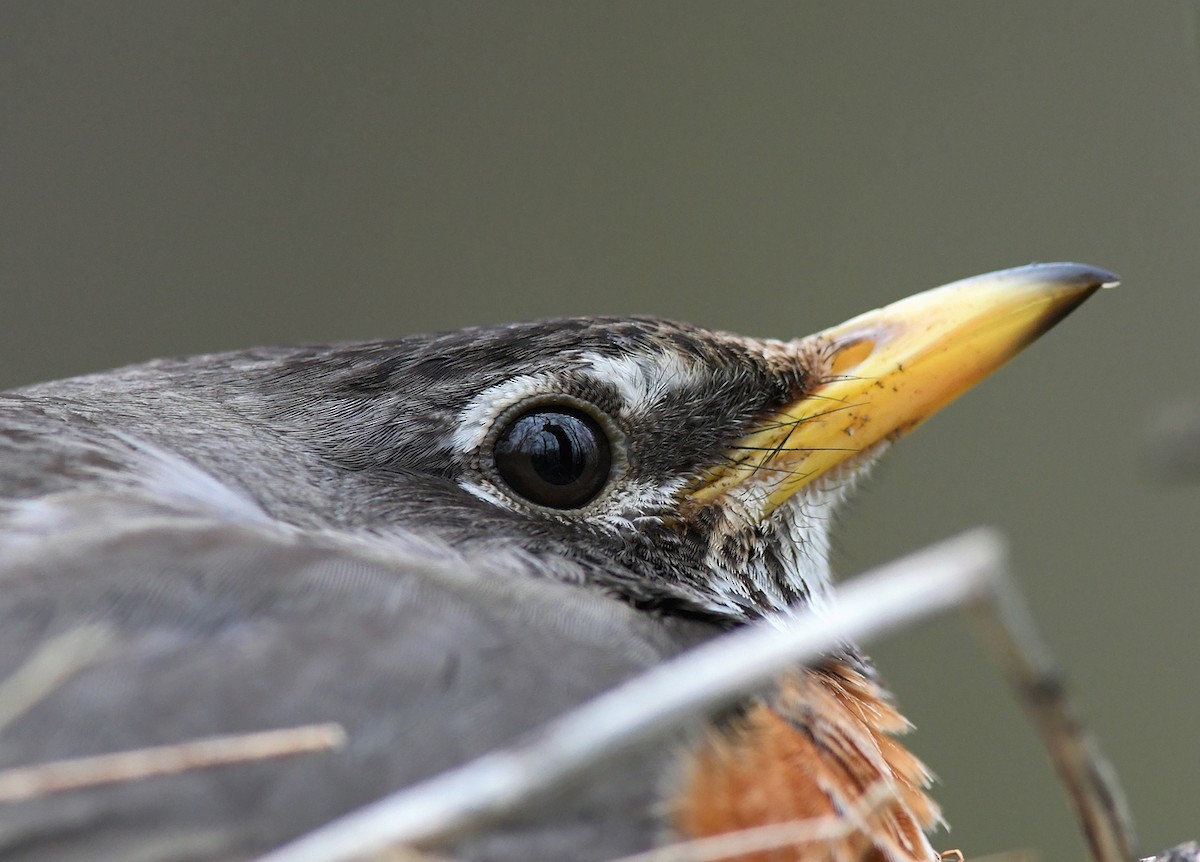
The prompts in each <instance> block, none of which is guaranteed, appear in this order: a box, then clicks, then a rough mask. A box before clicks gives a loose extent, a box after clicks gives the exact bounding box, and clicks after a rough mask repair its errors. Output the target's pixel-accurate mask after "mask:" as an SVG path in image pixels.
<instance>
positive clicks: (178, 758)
mask: <svg viewBox="0 0 1200 862" xmlns="http://www.w3.org/2000/svg"><path fill="white" fill-rule="evenodd" d="M345 740H346V733H345V731H344V730H343V729H342V726H341V725H339V724H332V723H330V724H308V725H303V726H300V727H288V728H281V729H279V730H266V731H262V732H259V733H240V734H235V735H230V736H212V737H208V738H206V739H193V740H189V741H187V742H181V743H178V744H176V745H163V746H158V747H155V748H140V749H135V750H133V751H120V752H116V753H113V754H100V755H97V756H95V757H80V758H75V759H72V760H55V761H51V762H49V763H39V764H36V765H34V766H22V767H18V768H15V769H6V770H4V771H2V772H0V802H17V801H20V800H23V799H33V798H36V797H39V796H47V795H49V794H51V793H62V792H64V791H67V790H80V789H83V788H87V787H97V786H100V785H104V784H116V783H119V782H125V781H138V780H141V779H145V778H155V777H158V776H163V775H174V774H176V773H179V772H188V771H191V770H195V769H209V768H211V767H214V766H224V765H227V764H234V763H250V762H252V761H257V760H267V759H270V758H275V757H290V756H292V755H296V754H307V753H311V752H316V751H327V750H329V749H333V748H338V747H340V746H341V745H342V744H343V743H344V742H345Z"/></svg>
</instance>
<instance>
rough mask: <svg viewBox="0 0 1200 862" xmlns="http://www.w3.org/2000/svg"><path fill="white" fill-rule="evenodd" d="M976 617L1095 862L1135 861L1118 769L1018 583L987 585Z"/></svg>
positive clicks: (1006, 581) (1130, 823)
mask: <svg viewBox="0 0 1200 862" xmlns="http://www.w3.org/2000/svg"><path fill="white" fill-rule="evenodd" d="M973 610H975V611H976V613H974V615H973V616H974V619H975V621H976V622H977V623H978V624H979V626H980V627H981V628H982V630H983V633H984V638H985V640H986V641H987V642H988V644H989V645H990V646H991V647H992V650H993V653H994V654H995V656H996V657H997V660H998V661H999V662H1000V664H1001V665H1002V666H1003V667H1004V668H1005V669H1006V671H1007V672H1008V677H1009V682H1010V683H1011V685H1012V686H1013V688H1014V689H1015V691H1016V693H1017V698H1018V700H1019V701H1020V702H1021V704H1022V706H1024V707H1025V710H1026V712H1027V713H1028V714H1029V716H1030V719H1031V720H1032V721H1033V723H1034V725H1035V726H1036V727H1037V729H1038V731H1039V732H1040V733H1041V735H1042V742H1043V743H1044V745H1045V747H1046V751H1047V753H1048V754H1049V755H1050V760H1051V761H1052V762H1053V764H1054V767H1055V769H1056V771H1057V772H1058V777H1059V779H1060V780H1061V781H1062V783H1063V785H1064V786H1065V787H1066V789H1067V795H1068V796H1069V797H1070V800H1071V803H1072V805H1073V807H1074V808H1075V813H1076V816H1077V817H1078V818H1079V821H1080V826H1081V828H1082V829H1083V834H1084V837H1085V838H1086V839H1087V842H1088V845H1089V846H1090V848H1091V851H1092V859H1093V860H1095V862H1128V860H1130V859H1133V858H1134V850H1133V847H1134V843H1135V842H1134V838H1133V819H1132V817H1131V815H1130V813H1129V807H1128V805H1127V804H1126V802H1125V796H1124V794H1123V792H1122V791H1121V787H1120V785H1119V784H1118V782H1117V778H1116V773H1115V771H1114V770H1113V768H1112V767H1111V766H1110V765H1109V762H1108V760H1107V759H1106V758H1105V757H1104V755H1103V754H1101V752H1100V749H1099V746H1098V745H1097V744H1096V742H1095V740H1094V739H1093V738H1092V735H1091V733H1090V732H1089V731H1088V730H1087V728H1085V727H1084V726H1083V724H1082V723H1081V722H1080V720H1079V718H1078V711H1077V709H1076V707H1075V704H1074V703H1073V702H1072V701H1071V699H1070V697H1069V696H1068V694H1067V691H1066V688H1065V687H1064V684H1063V678H1062V674H1061V673H1060V672H1059V670H1058V667H1057V665H1056V663H1055V661H1054V658H1053V657H1052V656H1051V654H1050V650H1049V648H1048V647H1047V646H1046V645H1045V644H1044V643H1043V641H1042V638H1041V636H1040V635H1039V634H1038V630H1037V627H1036V626H1035V625H1034V623H1033V617H1032V616H1031V615H1030V613H1029V609H1028V608H1027V607H1026V606H1025V602H1024V601H1023V600H1022V598H1021V594H1020V592H1019V591H1018V590H1017V588H1016V586H1015V585H1014V584H1013V583H1012V581H1011V580H1009V579H1008V578H1007V577H1000V578H996V579H995V580H994V581H993V582H992V589H991V596H990V598H989V600H988V601H987V602H986V603H981V604H977V605H975V606H974V608H973Z"/></svg>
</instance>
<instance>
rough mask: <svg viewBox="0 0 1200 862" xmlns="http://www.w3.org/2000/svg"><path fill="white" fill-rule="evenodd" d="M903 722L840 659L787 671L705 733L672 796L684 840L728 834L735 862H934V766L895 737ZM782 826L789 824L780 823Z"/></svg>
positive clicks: (904, 726) (876, 690)
mask: <svg viewBox="0 0 1200 862" xmlns="http://www.w3.org/2000/svg"><path fill="white" fill-rule="evenodd" d="M907 729H908V722H907V721H906V720H905V719H904V718H903V716H901V715H900V714H899V713H898V712H897V711H896V709H895V708H894V707H893V706H892V705H891V703H890V702H889V701H888V698H887V696H886V694H885V693H884V692H883V691H882V690H881V689H880V688H879V687H878V686H876V685H875V684H874V683H873V682H872V681H870V680H869V679H867V678H866V677H864V676H863V675H862V674H861V673H860V672H858V671H857V670H855V669H854V668H851V667H849V666H847V665H844V664H832V665H830V666H828V667H827V668H823V669H821V670H808V669H805V670H800V671H797V672H795V673H792V674H788V675H787V676H785V677H784V678H783V679H782V680H781V681H780V683H779V686H778V689H777V691H776V692H775V694H774V695H773V696H772V697H771V698H768V699H763V700H762V701H759V702H756V703H755V704H754V705H752V706H751V707H750V708H749V709H748V710H747V711H746V712H745V713H744V714H743V715H740V716H739V717H738V718H736V719H734V720H732V721H730V722H728V723H726V724H725V725H724V726H722V727H721V728H720V729H716V730H713V731H711V732H709V733H707V734H706V735H705V737H704V739H703V740H702V741H701V742H700V743H699V745H697V746H696V747H695V748H693V749H692V750H691V751H690V752H689V753H688V754H687V755H686V756H685V762H684V768H683V773H682V776H681V779H682V780H681V783H680V784H679V785H678V786H677V793H676V794H675V795H674V798H673V800H672V808H673V815H674V818H673V822H674V825H675V827H676V829H677V831H678V833H679V837H680V838H681V839H683V840H685V841H686V840H689V839H704V838H713V837H714V836H724V837H723V838H721V839H720V840H721V841H722V843H724V842H726V841H728V842H732V843H733V846H734V847H735V848H737V850H736V853H735V854H734V855H731V856H723V858H730V859H736V860H739V862H767V860H771V862H801V860H802V862H913V860H921V862H929V860H933V859H937V858H938V854H937V853H936V852H935V851H934V850H933V848H932V847H931V846H930V844H929V841H928V839H927V838H926V837H925V833H924V830H925V829H927V828H929V827H931V826H932V825H933V824H934V823H936V822H937V821H938V820H939V818H940V813H939V811H938V809H937V806H936V805H935V804H934V803H933V801H932V800H930V798H929V797H928V796H927V795H926V794H925V790H924V788H925V787H926V786H927V785H928V784H929V778H930V776H929V773H928V771H927V770H926V769H925V767H924V765H923V764H922V763H921V762H920V761H919V760H917V759H916V757H914V756H913V755H912V754H911V753H910V752H909V751H908V750H907V749H905V748H904V747H903V746H902V745H900V744H899V743H898V742H897V741H896V740H895V739H894V738H893V737H894V735H895V734H898V733H903V732H904V731H906V730H907ZM780 824H786V825H780Z"/></svg>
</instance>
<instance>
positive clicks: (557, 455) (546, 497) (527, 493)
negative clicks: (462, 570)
mask: <svg viewBox="0 0 1200 862" xmlns="http://www.w3.org/2000/svg"><path fill="white" fill-rule="evenodd" d="M493 457H494V458H495V462H496V470H497V472H498V473H499V474H500V478H501V479H503V480H504V481H505V483H506V484H507V485H508V486H509V487H510V488H511V489H512V490H513V491H514V492H516V493H517V494H518V495H520V496H521V497H523V498H525V499H526V500H529V501H530V502H532V503H536V504H537V505H539V506H547V507H549V508H553V509H576V508H579V507H580V506H583V505H584V504H586V503H588V502H590V501H591V500H593V499H594V498H595V497H596V495H597V494H599V493H600V491H601V490H603V488H604V485H605V484H606V483H607V482H608V476H609V472H610V470H611V468H612V450H611V446H610V444H609V441H608V436H607V435H606V434H605V433H604V429H603V428H602V427H601V426H600V423H599V422H597V421H596V420H595V419H593V418H592V417H591V416H589V415H588V414H587V413H585V412H583V411H582V410H577V409H575V408H573V407H568V406H560V405H554V406H547V407H535V408H533V409H531V410H529V411H528V412H526V413H522V414H521V415H520V416H518V417H516V418H515V419H513V420H512V421H511V422H509V423H508V425H506V426H505V428H504V430H503V431H501V432H500V435H499V436H498V437H497V438H496V443H495V448H494V450H493Z"/></svg>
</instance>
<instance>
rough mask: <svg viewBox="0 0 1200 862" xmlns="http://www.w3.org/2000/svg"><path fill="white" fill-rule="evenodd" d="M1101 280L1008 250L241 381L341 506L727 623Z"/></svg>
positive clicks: (467, 548)
mask: <svg viewBox="0 0 1200 862" xmlns="http://www.w3.org/2000/svg"><path fill="white" fill-rule="evenodd" d="M1110 283H1115V278H1114V277H1113V276H1112V275H1111V274H1109V273H1106V272H1104V271H1101V270H1096V269H1093V268H1090V267H1085V266H1081V265H1077V264H1049V265H1037V266H1030V267H1024V268H1021V269H1016V270H1008V271H1005V272H1001V273H996V274H992V275H988V276H981V277H978V278H974V279H968V280H966V281H962V282H957V283H954V284H951V285H947V286H944V287H941V288H938V289H935V290H932V291H928V292H926V293H922V294H918V295H916V296H913V297H910V298H908V299H905V300H902V301H900V302H897V303H895V304H893V305H890V306H887V307H885V308H882V309H877V310H875V311H870V312H867V313H866V314H863V315H861V316H859V317H856V318H854V319H853V320H850V321H847V322H846V323H843V324H841V325H839V326H835V327H832V328H830V329H826V330H823V331H821V332H818V333H816V334H814V335H810V336H807V337H804V338H800V339H797V340H794V341H776V340H760V339H753V338H743V337H740V336H735V335H730V334H726V333H721V332H712V331H708V330H704V329H701V328H698V327H694V326H690V325H687V324H683V323H676V322H670V321H665V320H659V319H651V318H573V319H565V320H552V321H542V322H535V323H525V324H516V325H508V326H498V327H487V328H476V329H467V330H461V331H457V332H452V333H446V334H438V335H431V336H418V337H413V338H409V339H405V340H402V341H399V342H386V343H385V342H380V343H377V344H368V345H353V346H345V347H333V348H323V349H316V350H313V351H311V352H307V353H298V354H294V355H291V356H288V357H287V358H286V359H285V360H284V361H282V362H281V363H279V364H278V365H273V366H271V367H270V372H269V375H268V376H269V378H270V380H269V383H270V385H269V386H266V387H263V388H262V389H260V390H259V391H258V393H256V398H257V395H261V393H262V392H264V391H265V392H267V393H268V396H269V397H268V398H267V401H268V402H269V403H270V411H269V412H270V417H271V420H272V421H273V422H274V423H275V425H276V427H281V428H285V429H287V430H288V433H290V434H291V435H292V436H293V437H297V436H298V437H301V438H303V442H304V448H305V449H306V450H312V451H315V452H316V453H317V454H318V455H319V458H320V460H321V461H322V462H323V463H327V464H333V465H335V466H336V468H337V470H338V471H339V472H338V473H337V477H338V478H337V480H336V481H327V482H326V487H327V488H328V494H330V495H333V496H339V495H340V501H339V502H338V504H337V505H335V506H332V508H331V510H332V511H338V512H340V513H341V514H340V515H339V516H338V518H339V526H341V527H347V526H349V527H353V528H354V529H356V530H365V531H367V532H372V533H376V534H382V535H385V536H386V535H390V536H392V537H393V538H396V537H400V536H407V537H409V538H412V537H414V536H421V537H424V539H426V540H429V541H432V542H433V543H434V545H436V546H437V547H439V548H443V549H452V552H453V553H454V554H456V555H461V556H464V557H470V558H472V559H475V560H479V559H483V560H490V561H494V562H498V563H501V564H503V565H507V566H508V567H509V568H512V567H516V568H518V569H521V570H522V571H528V572H531V573H533V574H535V575H539V576H546V577H553V578H557V579H560V580H566V581H573V582H578V583H584V584H588V585H591V586H594V587H598V588H600V589H603V590H606V591H608V592H610V593H612V594H615V595H619V596H620V597H622V598H623V599H625V600H627V601H629V602H631V603H633V604H635V605H636V606H638V607H644V608H651V609H658V610H661V611H664V612H669V613H678V614H683V615H689V616H697V617H702V618H706V619H711V620H715V621H719V622H726V623H735V622H737V621H740V620H745V619H748V618H753V617H756V616H759V615H763V614H768V613H773V612H779V611H786V609H788V608H791V607H796V606H800V605H803V604H811V603H814V602H819V601H820V600H821V598H822V596H823V595H824V594H825V593H826V592H827V589H828V586H829V582H830V573H829V562H828V557H829V529H830V521H831V514H832V512H833V510H834V508H835V507H836V505H837V504H838V502H839V501H841V500H842V499H843V498H844V497H845V496H846V494H847V493H848V491H849V490H850V489H851V488H852V487H853V485H854V483H855V480H856V479H857V478H858V477H860V476H861V475H862V474H863V472H864V471H865V470H866V469H867V468H868V466H869V465H870V464H871V463H872V462H873V461H874V460H875V459H876V458H877V456H878V455H879V454H880V452H881V451H882V450H883V449H884V448H885V447H886V446H887V445H888V444H889V443H890V442H891V441H893V440H895V439H896V438H897V437H898V436H899V435H901V434H903V433H904V432H906V431H908V430H910V429H911V428H913V427H914V426H915V425H917V424H918V423H920V422H921V421H922V420H924V419H925V418H927V417H928V416H929V415H931V414H932V413H933V412H935V411H936V410H937V409H939V408H940V407H942V406H943V405H944V404H946V403H947V402H949V401H950V400H952V399H953V398H955V397H956V396H957V395H959V394H960V393H962V392H963V391H965V390H966V389H968V388H970V387H971V386H972V385H974V384H975V383H976V382H977V381H979V380H980V379H982V378H983V377H984V376H986V375H987V374H989V373H990V372H991V371H993V370H994V369H995V368H997V367H998V366H999V365H1001V364H1002V363H1004V362H1005V361H1006V360H1008V359H1009V358H1011V357H1012V356H1013V355H1015V354H1016V353H1017V352H1019V351H1020V350H1021V349H1022V348H1023V347H1024V346H1026V345H1027V344H1028V343H1030V342H1031V341H1032V340H1034V339H1035V338H1036V337H1037V336H1038V335H1040V334H1041V333H1042V332H1044V331H1045V330H1046V329H1048V328H1049V327H1051V326H1052V325H1053V324H1054V323H1056V322H1057V321H1058V320H1060V319H1061V318H1062V317H1064V316H1065V315H1066V314H1067V313H1069V312H1070V311H1071V310H1072V309H1074V308H1075V307H1076V306H1078V305H1079V304H1080V303H1081V302H1082V301H1083V300H1084V299H1086V298H1087V297H1088V296H1090V295H1091V293H1093V292H1094V291H1095V290H1096V289H1097V288H1099V287H1100V286H1102V285H1106V284H1110ZM446 552H447V553H450V552H451V551H450V550H447V551H446Z"/></svg>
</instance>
